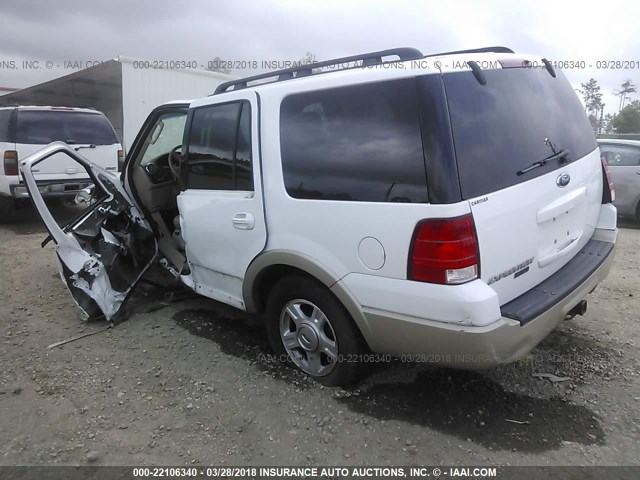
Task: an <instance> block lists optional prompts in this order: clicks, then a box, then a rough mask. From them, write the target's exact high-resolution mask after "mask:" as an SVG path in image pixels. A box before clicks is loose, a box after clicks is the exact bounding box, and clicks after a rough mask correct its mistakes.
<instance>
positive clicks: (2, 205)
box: [0, 195, 16, 223]
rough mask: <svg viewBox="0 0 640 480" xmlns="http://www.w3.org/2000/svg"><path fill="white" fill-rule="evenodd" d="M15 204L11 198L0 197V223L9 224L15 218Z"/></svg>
mask: <svg viewBox="0 0 640 480" xmlns="http://www.w3.org/2000/svg"><path fill="white" fill-rule="evenodd" d="M15 211H16V207H15V202H14V200H13V197H6V196H4V195H0V223H9V222H11V221H13V220H14V218H15Z"/></svg>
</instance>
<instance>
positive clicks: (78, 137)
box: [16, 110, 118, 145]
mask: <svg viewBox="0 0 640 480" xmlns="http://www.w3.org/2000/svg"><path fill="white" fill-rule="evenodd" d="M56 141H61V142H67V143H69V144H89V145H113V144H115V143H118V139H117V137H116V134H115V132H114V131H113V127H112V126H111V124H110V123H109V120H107V118H106V117H105V116H104V115H101V114H98V113H83V112H69V111H66V112H65V111H57V110H18V122H17V126H16V143H28V144H36V145H46V144H48V143H51V142H56Z"/></svg>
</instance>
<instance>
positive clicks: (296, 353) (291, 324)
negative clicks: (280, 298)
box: [280, 298, 338, 377]
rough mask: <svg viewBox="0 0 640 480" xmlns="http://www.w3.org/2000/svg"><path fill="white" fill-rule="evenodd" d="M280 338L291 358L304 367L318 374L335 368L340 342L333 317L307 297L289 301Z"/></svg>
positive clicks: (302, 368)
mask: <svg viewBox="0 0 640 480" xmlns="http://www.w3.org/2000/svg"><path fill="white" fill-rule="evenodd" d="M280 339H281V340H282V344H283V345H284V348H285V350H286V351H287V354H288V355H289V358H291V360H292V361H293V363H295V364H296V366H297V367H298V368H300V370H302V371H303V372H305V373H308V374H309V375H312V376H315V377H323V376H325V375H328V374H329V373H331V372H332V371H333V369H334V368H335V366H336V361H337V360H338V342H337V340H336V333H335V330H334V328H333V325H331V322H330V321H329V318H328V317H327V316H326V315H325V314H324V312H323V311H322V310H321V309H320V308H319V307H318V306H317V305H315V304H313V303H312V302H310V301H308V300H304V299H300V298H298V299H295V300H291V301H290V302H288V303H287V304H286V305H285V306H284V308H283V309H282V313H281V314H280Z"/></svg>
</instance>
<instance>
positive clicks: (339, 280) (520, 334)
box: [20, 47, 618, 385]
mask: <svg viewBox="0 0 640 480" xmlns="http://www.w3.org/2000/svg"><path fill="white" fill-rule="evenodd" d="M58 153H65V154H67V155H69V157H71V158H72V159H73V160H74V161H75V162H77V163H78V164H79V167H82V168H84V169H86V171H87V174H88V176H89V177H90V178H91V179H92V181H93V183H94V184H95V191H94V192H93V194H94V198H95V199H96V201H95V203H92V204H91V206H90V207H88V209H87V210H86V213H85V214H83V215H82V216H81V217H80V218H77V219H75V220H74V221H73V222H71V223H70V224H69V225H67V226H66V227H59V226H58V225H57V224H56V223H55V221H54V220H53V217H52V216H51V213H50V212H49V211H48V210H47V207H46V205H45V203H44V202H43V200H42V196H41V195H40V193H39V191H38V184H37V180H36V178H35V175H34V173H33V172H34V169H35V170H37V167H38V165H39V164H40V163H41V162H43V161H46V158H47V157H49V156H51V155H54V154H58ZM20 169H21V172H22V175H23V178H24V181H25V184H26V186H27V188H28V189H29V192H30V194H31V196H32V198H33V201H34V203H35V205H36V207H37V209H38V211H39V213H40V215H41V216H42V218H43V220H44V223H45V224H46V226H47V228H48V230H49V233H50V236H51V238H52V239H53V240H54V242H55V243H56V251H57V256H58V259H59V265H60V273H61V277H62V278H63V280H64V282H65V283H66V285H67V286H68V288H69V290H70V291H71V294H72V296H73V298H74V299H75V301H76V303H77V304H78V305H79V307H80V308H81V309H82V310H83V312H84V314H85V315H86V316H87V317H98V316H104V317H105V318H106V319H108V320H110V319H113V318H114V317H116V316H117V315H118V312H119V311H120V309H121V308H122V306H123V304H124V302H125V301H126V300H127V298H128V297H129V295H130V294H131V292H132V289H133V288H134V286H135V285H136V282H137V281H138V280H139V279H140V278H141V277H142V275H143V274H144V273H145V270H146V269H147V268H148V267H149V266H150V265H152V264H153V263H155V262H159V263H160V264H161V265H164V266H166V267H167V268H168V269H169V270H170V271H171V272H173V273H174V275H175V276H176V277H177V278H178V279H179V280H180V281H181V282H182V283H183V284H184V285H186V286H187V287H188V288H190V289H193V290H194V291H195V292H197V293H199V294H201V295H204V296H206V297H210V298H212V299H215V300H218V301H220V302H223V303H225V304H228V305H232V306H234V307H237V308H238V309H241V310H244V311H247V312H250V313H257V314H260V315H261V316H262V317H263V318H264V321H265V323H266V330H267V334H268V336H269V340H270V343H271V345H272V347H273V349H274V350H275V351H276V352H277V353H278V354H280V355H282V356H283V357H284V356H285V355H286V356H287V357H288V359H289V360H290V361H291V362H292V363H293V364H295V365H296V366H297V367H298V368H300V369H301V370H303V371H304V372H306V373H307V374H308V375H310V376H312V377H314V378H315V379H317V380H318V381H321V382H323V383H326V384H331V385H336V384H344V383H348V382H350V381H352V380H354V379H355V378H356V377H357V375H358V373H359V372H360V371H361V367H362V365H363V362H366V360H367V359H370V358H372V356H371V355H372V354H373V355H382V356H384V357H385V358H386V356H396V357H403V358H408V359H411V358H424V359H426V360H429V361H433V362H435V363H439V364H446V365H449V366H455V367H461V368H469V369H476V368H485V367H490V366H492V365H496V364H499V363H505V362H511V361H514V360H516V359H518V358H521V357H522V356H524V355H525V354H527V353H528V352H529V351H530V350H532V349H533V348H534V347H535V346H536V345H537V344H538V343H539V342H540V341H541V340H542V339H543V338H545V336H547V334H549V332H551V331H552V330H553V329H554V328H555V327H556V326H557V325H558V324H559V323H560V322H561V321H562V320H563V319H564V318H566V317H571V316H575V315H577V314H583V313H584V312H585V310H586V298H587V296H588V294H589V293H590V292H591V291H592V290H593V289H594V288H595V287H596V285H597V284H598V283H599V282H600V281H602V279H603V278H605V276H606V275H607V273H608V272H609V270H610V268H611V265H612V262H613V252H614V244H615V241H616V237H617V233H618V230H617V227H616V209H615V207H614V206H613V205H612V204H611V201H612V199H613V198H614V195H615V194H614V190H613V186H612V184H611V182H610V181H609V177H608V171H607V166H606V163H603V162H602V159H601V156H600V151H599V149H598V145H597V143H596V140H595V138H594V134H593V132H592V129H591V127H590V124H589V121H588V119H587V117H586V115H585V112H584V109H583V108H582V106H581V104H580V102H579V100H578V98H577V97H576V95H575V93H574V91H573V88H572V87H571V85H570V84H569V82H568V81H567V80H566V79H565V77H564V75H563V74H562V72H560V71H557V70H555V69H554V68H553V65H552V64H551V63H550V62H548V61H547V60H546V59H542V58H539V57H533V56H523V55H517V54H515V53H513V51H511V50H509V49H507V48H504V47H491V48H483V49H476V50H467V51H459V52H450V53H443V54H437V55H429V56H424V55H423V54H422V53H421V52H420V51H418V50H416V49H413V48H401V49H394V50H386V51H381V52H373V53H369V54H365V55H359V56H354V57H346V58H340V59H335V60H331V61H327V62H321V63H316V64H312V65H300V66H296V67H293V68H290V69H287V70H281V71H276V72H270V73H266V74H262V75H257V76H254V77H248V78H244V79H240V80H235V81H232V82H228V83H225V84H222V85H220V86H219V87H218V88H217V89H216V91H215V93H214V94H212V95H211V96H209V97H206V98H203V99H200V100H196V101H191V102H174V103H168V104H165V105H162V106H160V107H158V108H156V109H155V110H154V111H153V112H152V113H151V114H150V116H149V118H148V119H147V121H146V123H145V124H144V126H143V128H142V130H141V131H140V133H139V134H138V137H137V139H136V140H135V143H134V144H133V146H132V148H131V150H130V152H129V153H128V155H127V158H126V163H125V168H124V171H123V173H122V175H121V176H117V175H116V174H115V173H113V172H109V171H106V170H104V169H103V168H101V167H100V166H98V165H96V164H95V163H92V162H90V161H88V160H86V159H85V158H84V157H83V156H82V155H80V152H76V151H75V150H74V149H73V148H70V147H69V146H67V145H66V144H64V143H52V144H51V145H49V146H47V147H46V148H44V149H43V150H41V151H39V152H37V153H35V154H33V155H31V156H29V157H27V158H23V159H22V160H21V161H20Z"/></svg>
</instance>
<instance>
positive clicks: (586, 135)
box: [444, 68, 597, 199]
mask: <svg viewBox="0 0 640 480" xmlns="http://www.w3.org/2000/svg"><path fill="white" fill-rule="evenodd" d="M483 73H484V75H485V77H486V80H487V83H486V85H481V84H480V83H479V82H478V81H477V80H476V78H475V77H474V76H473V73H471V72H454V73H447V74H445V75H444V85H445V89H446V94H447V100H448V104H449V114H450V117H451V127H452V131H453V138H454V142H455V151H456V157H457V161H458V171H459V175H460V186H461V190H462V197H463V198H465V199H467V198H473V197H477V196H479V195H483V194H486V193H489V192H493V191H496V190H501V189H503V188H506V187H509V186H512V185H516V184H518V183H521V182H525V181H527V180H530V179H532V178H535V177H538V176H540V175H544V174H545V173H548V172H550V171H552V170H554V169H557V168H559V167H560V162H559V161H558V160H554V161H550V162H549V163H547V164H546V165H545V166H543V167H539V168H535V169H532V170H530V171H528V172H527V173H524V174H521V175H518V173H517V172H518V171H520V170H522V169H524V168H526V167H528V166H530V165H531V164H533V163H534V162H538V161H540V160H543V159H544V158H546V157H549V156H550V155H553V153H554V152H553V150H552V148H551V147H550V146H549V145H547V144H545V139H547V138H548V139H549V142H551V143H552V144H553V145H554V147H555V149H556V151H562V150H569V155H567V157H566V159H567V160H568V161H574V160H577V159H579V158H581V157H583V156H584V155H587V154H588V153H590V152H592V151H593V150H595V148H596V147H597V144H596V140H595V136H594V134H593V130H592V128H591V125H590V124H589V120H588V119H587V116H586V114H585V112H584V108H583V107H582V105H581V103H580V101H579V100H578V97H577V96H576V94H575V92H574V91H573V88H572V87H571V85H570V84H569V82H568V81H567V80H566V79H565V77H564V75H563V74H562V72H561V71H556V73H557V77H556V78H553V77H552V76H551V75H549V73H548V72H547V71H546V70H545V69H544V68H542V69H538V68H535V69H522V68H510V69H504V70H502V69H500V70H485V71H484V72H483Z"/></svg>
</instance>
